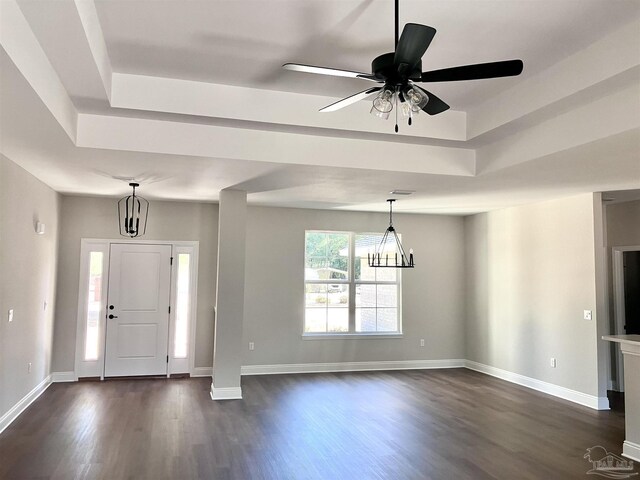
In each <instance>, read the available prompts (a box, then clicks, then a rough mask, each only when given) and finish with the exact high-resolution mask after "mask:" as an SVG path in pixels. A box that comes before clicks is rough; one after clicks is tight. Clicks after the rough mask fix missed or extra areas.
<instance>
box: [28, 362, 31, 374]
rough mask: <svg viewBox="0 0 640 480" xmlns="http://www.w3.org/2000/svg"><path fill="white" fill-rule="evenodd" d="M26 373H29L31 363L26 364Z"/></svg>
mask: <svg viewBox="0 0 640 480" xmlns="http://www.w3.org/2000/svg"><path fill="white" fill-rule="evenodd" d="M27 373H31V362H29V363H27Z"/></svg>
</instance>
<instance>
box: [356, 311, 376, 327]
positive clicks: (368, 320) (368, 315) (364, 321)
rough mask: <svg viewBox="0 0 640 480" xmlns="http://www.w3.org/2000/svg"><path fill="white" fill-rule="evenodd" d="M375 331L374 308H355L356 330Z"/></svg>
mask: <svg viewBox="0 0 640 480" xmlns="http://www.w3.org/2000/svg"><path fill="white" fill-rule="evenodd" d="M375 331H376V309H375V308H356V332H375Z"/></svg>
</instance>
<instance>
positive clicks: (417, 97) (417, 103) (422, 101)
mask: <svg viewBox="0 0 640 480" xmlns="http://www.w3.org/2000/svg"><path fill="white" fill-rule="evenodd" d="M402 93H403V94H404V98H405V100H406V101H407V102H408V103H409V105H411V110H412V111H414V112H419V111H420V110H422V107H424V106H425V105H426V104H427V102H428V101H429V97H428V96H427V94H425V93H424V92H422V91H420V90H418V89H417V88H413V87H409V88H407V89H406V90H404V91H403V92H402Z"/></svg>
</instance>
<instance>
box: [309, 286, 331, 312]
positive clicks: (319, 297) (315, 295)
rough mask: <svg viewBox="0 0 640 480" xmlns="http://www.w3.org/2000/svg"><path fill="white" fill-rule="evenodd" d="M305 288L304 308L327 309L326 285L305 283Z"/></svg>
mask: <svg viewBox="0 0 640 480" xmlns="http://www.w3.org/2000/svg"><path fill="white" fill-rule="evenodd" d="M304 288H305V295H304V297H305V299H304V300H305V306H306V307H307V308H309V307H321V308H326V307H327V301H328V298H327V285H325V284H322V283H307V284H305V286H304Z"/></svg>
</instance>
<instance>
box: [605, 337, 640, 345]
mask: <svg viewBox="0 0 640 480" xmlns="http://www.w3.org/2000/svg"><path fill="white" fill-rule="evenodd" d="M602 339H603V340H607V341H609V342H616V343H627V344H629V345H640V335H604V336H603V337H602Z"/></svg>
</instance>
